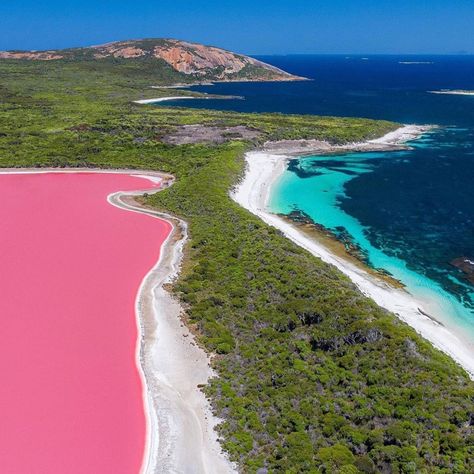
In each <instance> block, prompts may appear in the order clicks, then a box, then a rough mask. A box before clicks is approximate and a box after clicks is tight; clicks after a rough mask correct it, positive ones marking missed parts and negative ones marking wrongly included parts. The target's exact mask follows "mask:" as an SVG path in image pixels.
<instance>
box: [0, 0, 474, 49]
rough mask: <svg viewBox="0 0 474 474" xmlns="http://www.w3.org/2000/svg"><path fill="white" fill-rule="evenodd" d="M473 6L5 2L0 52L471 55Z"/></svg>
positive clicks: (409, 1)
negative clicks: (142, 49) (141, 46)
mask: <svg viewBox="0 0 474 474" xmlns="http://www.w3.org/2000/svg"><path fill="white" fill-rule="evenodd" d="M473 25H474V0H285V1H283V0H273V1H268V0H240V1H239V0H234V1H228V0H211V1H205V2H204V1H195V0H188V1H181V0H174V1H168V0H155V1H150V0H135V1H130V0H105V1H100V0H80V1H79V0H69V1H68V0H62V1H60V0H42V1H41V0H4V1H2V2H0V49H47V48H63V47H72V46H83V45H92V44H99V43H102V42H107V41H113V40H118V39H129V38H145V37H148V38H150V37H168V38H179V39H187V40H190V41H197V42H202V43H206V44H214V45H217V46H221V47H224V48H228V49H231V50H234V51H238V52H242V53H248V54H291V53H452V52H458V51H467V52H469V53H474V26H473Z"/></svg>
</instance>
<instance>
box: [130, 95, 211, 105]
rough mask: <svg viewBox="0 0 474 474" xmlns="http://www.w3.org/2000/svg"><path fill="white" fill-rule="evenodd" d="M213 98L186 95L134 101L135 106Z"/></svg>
mask: <svg viewBox="0 0 474 474" xmlns="http://www.w3.org/2000/svg"><path fill="white" fill-rule="evenodd" d="M210 98H211V97H205V96H204V97H195V96H192V95H190V96H185V95H177V96H175V97H158V98H156V99H142V100H134V101H133V103H134V104H141V105H146V104H158V103H160V102H166V101H169V100H183V99H210Z"/></svg>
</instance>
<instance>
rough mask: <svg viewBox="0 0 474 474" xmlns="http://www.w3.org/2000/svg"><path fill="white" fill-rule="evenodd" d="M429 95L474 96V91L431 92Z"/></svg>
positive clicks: (444, 90) (446, 90)
mask: <svg viewBox="0 0 474 474" xmlns="http://www.w3.org/2000/svg"><path fill="white" fill-rule="evenodd" d="M429 93H430V94H440V95H474V91H465V90H462V89H459V90H449V89H442V90H440V91H429Z"/></svg>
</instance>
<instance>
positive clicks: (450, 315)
mask: <svg viewBox="0 0 474 474" xmlns="http://www.w3.org/2000/svg"><path fill="white" fill-rule="evenodd" d="M431 140H432V138H430V137H424V138H421V139H420V140H419V141H418V142H412V143H411V145H414V150H413V151H403V152H388V153H380V152H372V153H346V154H340V155H320V156H310V157H305V158H299V159H296V160H292V161H291V162H290V163H289V166H288V168H287V170H286V171H285V172H284V173H283V175H282V176H281V177H280V178H279V180H278V181H277V182H276V183H275V184H274V186H273V188H272V192H271V195H270V199H269V203H268V206H269V210H270V211H271V212H274V213H278V214H290V213H291V212H293V211H302V212H303V213H305V214H306V215H307V216H308V217H310V218H311V219H312V220H313V221H314V222H316V223H318V224H321V225H323V226H324V227H325V228H327V229H329V230H331V231H332V232H333V233H334V234H335V235H336V236H338V237H340V238H343V240H344V241H346V242H347V241H349V242H351V243H354V244H356V245H357V246H358V247H359V248H360V250H361V252H362V255H363V259H364V261H365V263H367V264H368V265H369V266H371V267H372V268H375V269H381V270H383V271H385V272H388V273H389V274H390V275H392V276H393V277H394V278H396V279H397V280H399V281H401V282H402V283H403V284H404V285H405V286H406V287H407V290H408V291H409V292H410V293H411V294H412V295H413V296H415V297H416V298H417V299H419V300H420V301H422V302H423V306H424V308H425V309H426V310H427V311H429V312H430V314H432V315H433V316H434V317H437V318H440V321H441V322H443V323H445V324H446V323H447V324H448V325H449V326H453V325H455V326H457V327H459V326H461V327H462V328H463V329H464V330H466V331H468V333H469V339H471V338H473V339H474V324H473V322H474V309H473V307H472V301H474V291H473V289H472V287H471V286H470V285H469V284H466V283H464V282H463V279H462V277H461V278H456V277H453V276H452V275H450V276H448V279H449V281H450V282H451V283H452V285H453V286H454V287H456V290H457V291H453V292H450V291H448V290H447V289H446V288H444V287H443V284H442V283H440V282H437V281H435V280H434V279H431V278H429V277H427V276H426V275H424V274H423V273H424V272H417V271H415V270H414V269H413V268H410V267H411V266H412V265H410V262H407V261H405V260H404V259H402V258H398V257H397V254H399V253H400V254H402V253H403V252H402V251H400V249H397V248H396V247H395V246H392V247H391V248H390V249H389V251H388V252H387V251H386V250H385V249H382V248H380V247H377V246H375V245H374V244H373V243H372V242H371V239H370V238H369V235H370V231H371V230H372V229H371V228H370V227H368V226H364V225H363V224H362V223H361V222H360V221H359V220H358V219H357V218H355V217H354V216H353V215H350V214H349V213H347V212H346V211H345V210H344V209H343V206H342V205H341V204H342V202H344V201H345V200H350V199H352V198H351V197H349V196H348V195H347V192H346V188H347V185H348V184H349V183H350V182H351V181H353V180H355V179H360V178H361V177H362V176H363V175H365V174H368V173H373V172H374V171H375V170H377V169H380V168H383V167H384V164H389V165H393V164H395V163H398V166H400V163H405V164H407V163H409V162H410V160H411V159H416V155H417V153H419V152H420V151H422V150H423V149H424V148H425V149H426V148H428V149H429V148H430V143H431ZM374 192H375V190H374V189H372V193H374ZM382 192H383V186H382ZM392 197H393V198H395V199H396V196H392ZM402 246H403V244H402V245H401V247H402ZM454 273H455V272H454V267H453V274H454Z"/></svg>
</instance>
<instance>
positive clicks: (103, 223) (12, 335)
mask: <svg viewBox="0 0 474 474" xmlns="http://www.w3.org/2000/svg"><path fill="white" fill-rule="evenodd" d="M152 187H156V185H154V184H152V183H151V182H150V181H149V180H146V179H144V178H140V177H137V176H129V175H123V174H106V173H100V174H99V173H46V174H1V175H0V203H1V205H0V264H1V271H0V289H1V294H0V351H1V357H0V373H1V385H0V472H1V473H5V474H17V473H21V474H33V473H34V474H36V473H38V474H56V473H57V474H60V473H61V474H65V473H67V474H76V473H77V474H79V473H80V474H86V473H87V474H96V473H97V474H99V473H101V474H104V473H113V474H120V473H123V474H133V473H138V472H139V471H140V467H141V464H142V459H143V453H144V447H145V437H146V419H145V414H144V406H143V396H142V394H143V387H142V384H141V380H140V376H139V372H138V369H137V366H136V358H135V354H136V346H137V327H136V316H135V299H136V296H137V293H138V289H139V287H140V284H141V282H142V280H143V278H144V277H145V275H146V274H147V273H148V271H149V270H150V269H151V268H152V267H153V266H154V265H155V263H156V261H157V260H158V258H159V251H160V246H161V244H162V243H163V241H164V240H165V239H166V237H167V235H168V234H169V232H170V230H171V226H170V225H169V224H168V223H166V222H164V221H161V220H159V219H156V218H153V217H151V216H147V215H144V214H139V213H135V212H128V211H125V210H122V209H118V208H116V207H113V206H112V205H110V204H109V203H108V202H107V196H108V195H109V194H110V193H113V192H116V191H127V190H137V189H146V188H152Z"/></svg>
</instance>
